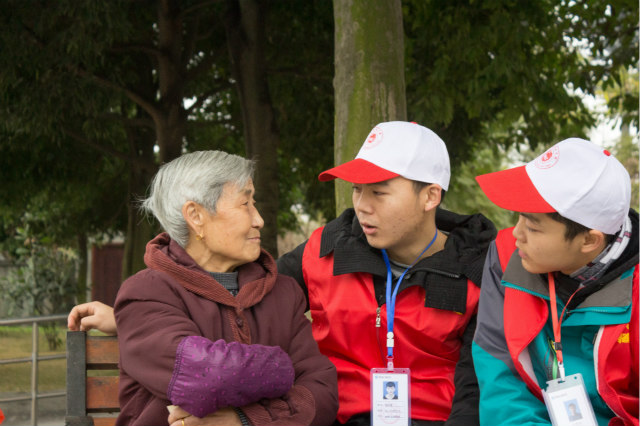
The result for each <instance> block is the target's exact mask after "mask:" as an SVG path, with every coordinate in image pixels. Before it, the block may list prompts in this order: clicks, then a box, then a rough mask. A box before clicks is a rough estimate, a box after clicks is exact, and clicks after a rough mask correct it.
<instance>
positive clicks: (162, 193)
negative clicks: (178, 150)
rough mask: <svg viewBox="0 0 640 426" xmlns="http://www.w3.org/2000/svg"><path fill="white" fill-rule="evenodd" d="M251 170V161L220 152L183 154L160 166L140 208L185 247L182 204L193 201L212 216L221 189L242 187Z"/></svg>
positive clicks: (186, 236)
mask: <svg viewBox="0 0 640 426" xmlns="http://www.w3.org/2000/svg"><path fill="white" fill-rule="evenodd" d="M254 167H255V165H254V162H253V161H251V160H247V159H246V158H242V157H240V156H237V155H233V154H227V153H226V152H222V151H196V152H191V153H188V154H184V155H182V156H180V157H178V158H176V159H175V160H172V161H170V162H169V163H166V164H164V165H162V166H161V167H160V169H159V170H158V173H156V175H155V176H154V178H153V181H152V182H151V187H150V195H149V197H148V198H146V199H145V200H143V201H142V203H141V208H142V210H143V211H145V212H147V213H151V214H153V215H154V216H155V217H156V219H158V222H160V225H161V226H162V228H163V229H164V230H165V231H166V232H167V233H168V234H169V236H170V237H171V239H173V240H175V241H176V242H177V243H178V244H179V245H180V246H181V247H185V246H186V245H187V242H188V241H189V227H188V226H187V222H186V221H185V219H184V217H183V216H182V206H183V205H184V203H186V202H187V201H194V202H196V203H198V204H200V205H201V206H203V207H204V208H206V209H207V210H208V211H209V212H210V213H215V212H216V205H217V203H218V200H219V199H220V196H221V195H222V191H223V188H224V186H225V185H226V184H227V183H231V184H234V185H235V186H237V187H239V188H242V187H244V186H245V185H246V184H247V182H248V181H249V179H251V178H252V177H253V171H254Z"/></svg>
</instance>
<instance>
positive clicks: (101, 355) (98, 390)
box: [65, 331, 120, 426]
mask: <svg viewBox="0 0 640 426" xmlns="http://www.w3.org/2000/svg"><path fill="white" fill-rule="evenodd" d="M118 357H119V354H118V339H117V338H116V337H115V336H92V335H87V333H85V332H84V331H68V332H67V415H66V416H65V425H66V426H113V425H114V424H115V421H116V418H117V417H118V413H119V412H120V406H119V404H118V381H119V377H118V374H117V371H118Z"/></svg>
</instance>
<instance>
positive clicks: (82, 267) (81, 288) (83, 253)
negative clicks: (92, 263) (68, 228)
mask: <svg viewBox="0 0 640 426" xmlns="http://www.w3.org/2000/svg"><path fill="white" fill-rule="evenodd" d="M77 238H78V285H77V287H76V303H84V302H86V301H87V269H88V259H87V258H88V254H87V249H88V248H87V234H85V233H84V232H83V233H81V234H78V235H77Z"/></svg>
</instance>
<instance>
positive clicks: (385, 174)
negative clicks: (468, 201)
mask: <svg viewBox="0 0 640 426" xmlns="http://www.w3.org/2000/svg"><path fill="white" fill-rule="evenodd" d="M397 176H402V177H404V178H406V179H410V180H416V181H419V182H426V183H437V184H438V185H440V186H441V187H442V189H444V190H445V191H446V190H447V189H448V188H449V179H450V177H451V169H450V167H449V153H448V152H447V147H446V146H445V144H444V142H443V141H442V139H440V138H439V137H438V135H436V134H435V133H434V132H432V131H431V130H429V129H427V128H426V127H424V126H421V125H419V124H416V123H409V122H406V121H390V122H387V123H380V124H378V125H377V126H376V127H374V128H373V130H371V132H370V133H369V136H367V138H366V139H365V141H364V144H363V145H362V148H360V152H358V155H357V156H356V158H355V160H351V161H348V162H346V163H344V164H341V165H339V166H336V167H334V168H332V169H329V170H326V171H324V172H322V173H320V175H319V176H318V179H319V180H320V181H323V182H326V181H329V180H333V179H336V178H339V179H343V180H346V181H347V182H352V183H361V184H364V183H375V182H382V181H385V180H389V179H392V178H394V177H397Z"/></svg>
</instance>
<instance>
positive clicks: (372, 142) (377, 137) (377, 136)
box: [363, 126, 382, 149]
mask: <svg viewBox="0 0 640 426" xmlns="http://www.w3.org/2000/svg"><path fill="white" fill-rule="evenodd" d="M380 142H382V129H380V128H379V127H378V126H376V127H374V128H373V130H371V133H369V136H367V140H366V141H365V142H364V146H363V148H366V149H371V148H373V147H375V146H378V145H380Z"/></svg>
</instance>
